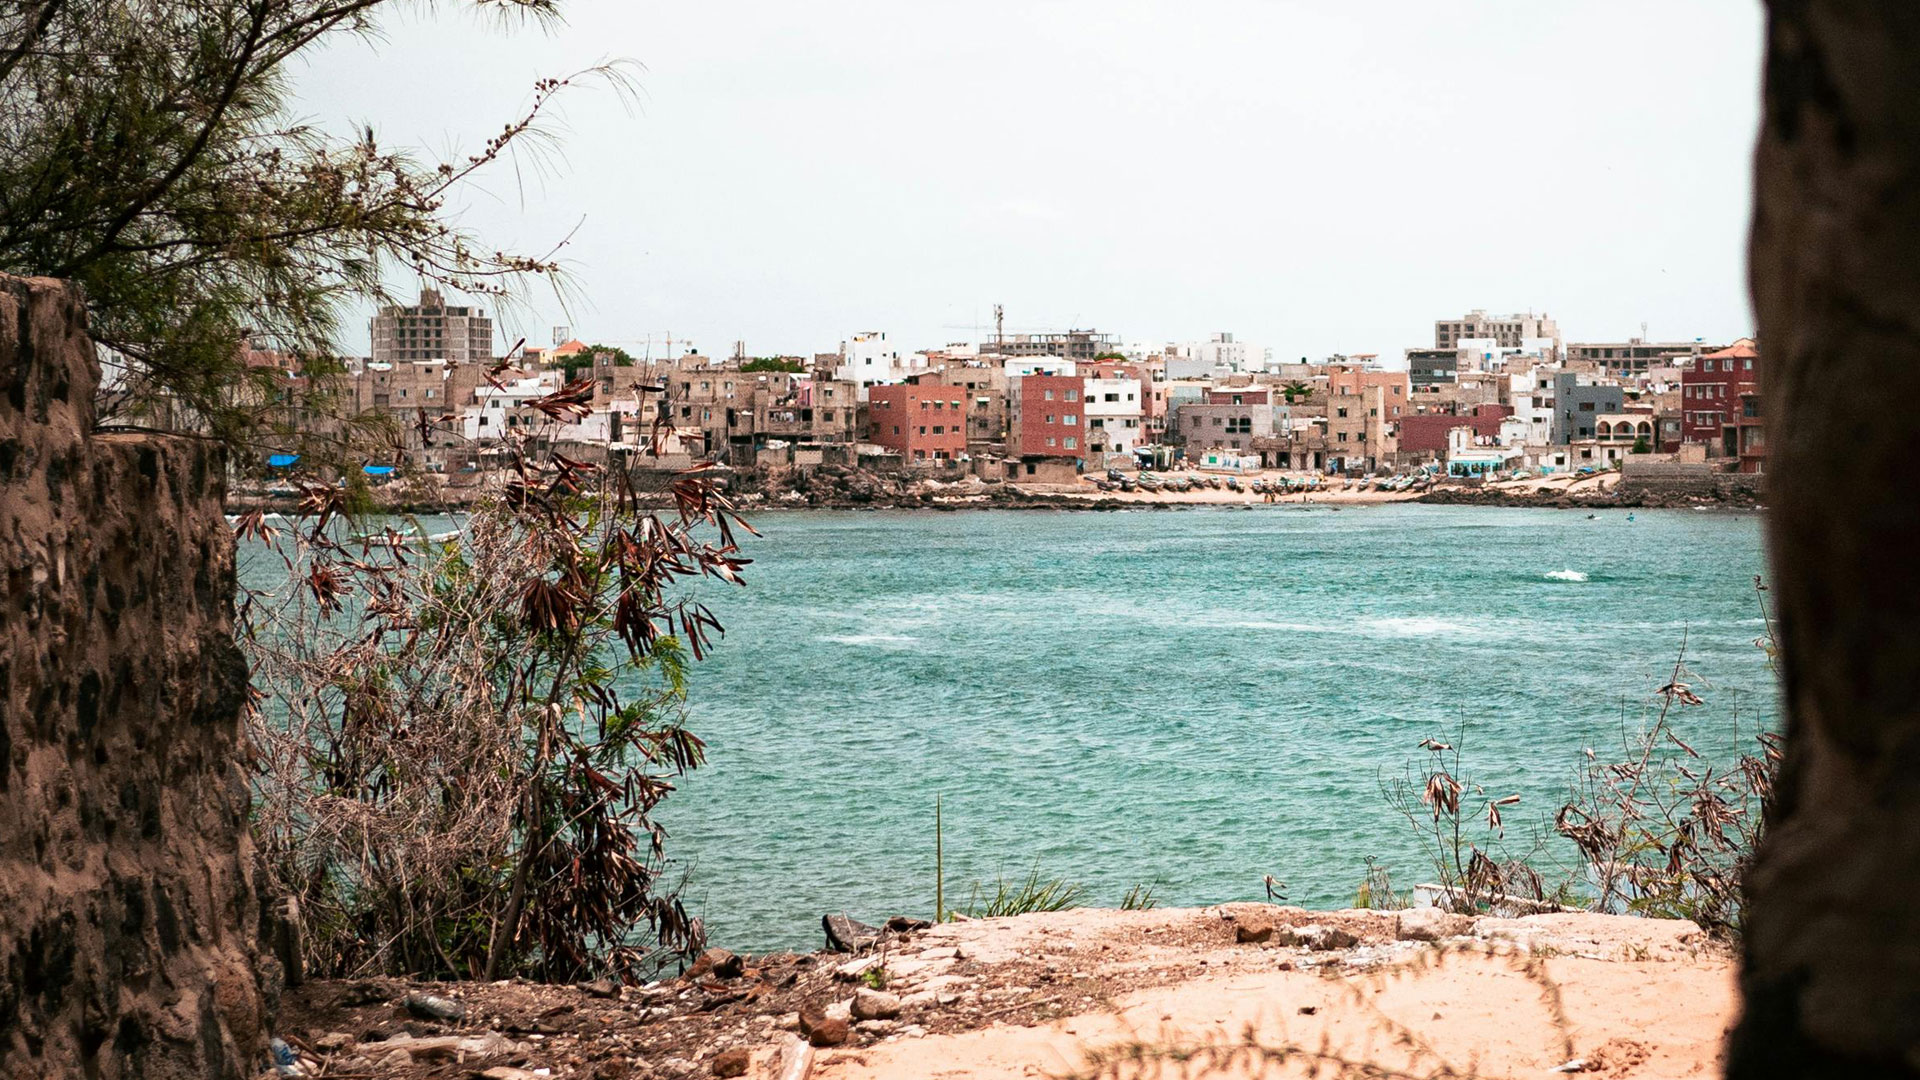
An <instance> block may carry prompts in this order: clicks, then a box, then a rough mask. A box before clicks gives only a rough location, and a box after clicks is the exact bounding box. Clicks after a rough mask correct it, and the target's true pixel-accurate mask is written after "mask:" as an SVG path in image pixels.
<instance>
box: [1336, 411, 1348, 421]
mask: <svg viewBox="0 0 1920 1080" xmlns="http://www.w3.org/2000/svg"><path fill="white" fill-rule="evenodd" d="M1334 411H1335V412H1337V413H1339V415H1340V419H1342V420H1345V419H1346V418H1347V410H1345V409H1336V410H1334Z"/></svg>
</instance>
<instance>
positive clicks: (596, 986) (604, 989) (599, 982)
mask: <svg viewBox="0 0 1920 1080" xmlns="http://www.w3.org/2000/svg"><path fill="white" fill-rule="evenodd" d="M575 985H576V986H577V987H578V988H579V989H580V990H582V991H583V992H585V993H586V994H587V996H588V997H597V998H617V997H619V996H620V984H619V983H617V982H614V981H613V980H612V979H594V980H593V981H591V982H583V983H576V984H575Z"/></svg>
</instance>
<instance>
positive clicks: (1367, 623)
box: [1360, 615, 1483, 637]
mask: <svg viewBox="0 0 1920 1080" xmlns="http://www.w3.org/2000/svg"><path fill="white" fill-rule="evenodd" d="M1360 625H1362V626H1363V627H1365V628H1366V629H1367V630H1368V631H1369V632H1371V633H1374V634H1378V635H1380V636H1383V637H1474V636H1477V635H1479V634H1481V633H1482V632H1483V631H1482V629H1481V628H1480V627H1477V626H1473V625H1471V624H1469V623H1464V622H1459V621H1456V620H1453V619H1439V618H1435V617H1433V616H1431V615H1396V616H1389V617H1387V618H1381V619H1362V620H1360Z"/></svg>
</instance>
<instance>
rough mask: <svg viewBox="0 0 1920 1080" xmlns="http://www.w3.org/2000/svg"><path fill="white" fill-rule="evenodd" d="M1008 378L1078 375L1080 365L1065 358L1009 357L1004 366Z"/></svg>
mask: <svg viewBox="0 0 1920 1080" xmlns="http://www.w3.org/2000/svg"><path fill="white" fill-rule="evenodd" d="M1003 366H1004V367H1005V369H1006V372H1007V378H1009V379H1017V378H1019V377H1020V376H1022V375H1076V374H1078V373H1079V365H1078V364H1076V363H1074V362H1073V361H1072V360H1069V359H1067V358H1066V357H1064V356H1009V357H1007V362H1006V364H1005V365H1003Z"/></svg>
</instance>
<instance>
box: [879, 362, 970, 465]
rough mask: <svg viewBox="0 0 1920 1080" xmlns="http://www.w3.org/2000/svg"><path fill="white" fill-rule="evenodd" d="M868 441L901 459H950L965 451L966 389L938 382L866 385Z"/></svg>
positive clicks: (907, 460) (929, 460)
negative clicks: (892, 452)
mask: <svg viewBox="0 0 1920 1080" xmlns="http://www.w3.org/2000/svg"><path fill="white" fill-rule="evenodd" d="M867 440H868V441H869V442H873V443H876V444H878V445H880V446H884V447H886V448H887V449H889V450H892V451H894V452H895V453H897V454H899V455H900V459H901V460H902V461H906V462H909V463H912V462H934V461H953V460H955V459H957V458H959V457H960V456H961V455H962V454H964V453H966V451H967V392H966V390H965V389H964V388H962V387H958V386H944V385H941V384H938V383H931V382H927V383H901V384H898V385H892V386H887V385H881V386H874V387H870V388H869V389H868V390H867Z"/></svg>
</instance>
